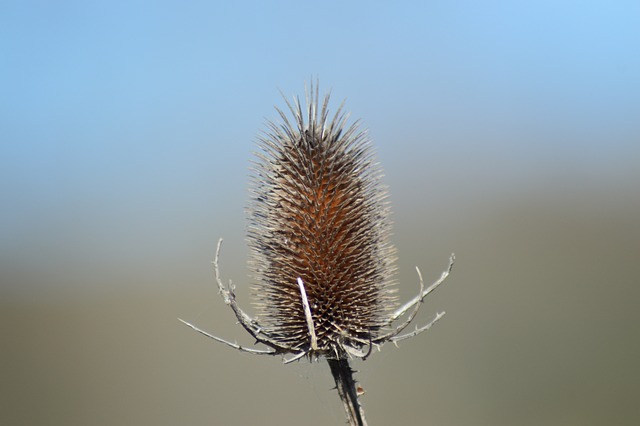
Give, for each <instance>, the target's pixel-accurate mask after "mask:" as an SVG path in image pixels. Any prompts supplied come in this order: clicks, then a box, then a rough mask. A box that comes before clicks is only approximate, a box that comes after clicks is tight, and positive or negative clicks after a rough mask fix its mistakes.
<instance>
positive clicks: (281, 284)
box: [248, 87, 395, 358]
mask: <svg viewBox="0 0 640 426" xmlns="http://www.w3.org/2000/svg"><path fill="white" fill-rule="evenodd" d="M307 97H308V99H307V109H306V111H303V109H302V106H301V104H300V102H299V101H298V100H296V102H295V104H294V105H291V104H288V106H289V108H290V110H291V112H292V114H293V116H294V121H293V122H290V121H289V119H288V118H287V115H286V114H285V113H284V112H282V111H280V110H278V112H279V113H280V117H281V118H282V120H283V121H282V123H281V124H276V123H273V122H269V123H268V127H269V131H268V132H266V133H265V134H264V135H263V136H262V137H261V138H260V140H259V147H260V148H261V149H262V152H260V153H259V154H257V156H258V161H257V162H256V163H255V174H254V176H253V180H252V182H251V190H252V200H251V205H250V208H249V217H250V227H249V236H248V242H249V247H250V249H251V260H250V266H251V269H252V271H253V275H254V277H255V280H256V283H255V286H254V288H253V294H254V297H255V301H256V303H255V304H256V307H257V308H258V310H259V314H258V318H257V319H258V321H259V322H260V324H262V326H263V327H264V331H265V332H266V333H268V334H271V335H273V336H277V340H278V342H279V343H280V344H282V345H283V346H287V347H290V348H292V349H293V350H294V351H295V352H300V351H305V352H309V353H313V354H317V355H320V354H322V355H327V356H330V357H333V358H345V357H346V356H347V353H349V352H351V353H354V352H355V353H358V352H359V351H360V350H361V348H362V347H363V346H367V345H369V344H370V342H371V341H372V340H374V339H375V338H376V337H377V336H378V334H379V332H380V330H381V329H382V328H383V327H384V326H385V325H386V322H387V319H388V317H389V315H390V313H391V312H392V308H393V307H394V302H395V298H394V297H393V295H392V288H391V285H392V282H393V281H392V277H393V273H394V272H395V268H394V261H395V249H394V247H393V246H392V245H391V242H390V238H389V236H390V220H389V204H388V202H387V201H386V195H387V191H386V188H385V187H384V186H383V184H382V182H381V177H382V174H381V171H380V167H379V166H378V164H377V163H376V162H375V159H374V158H373V152H372V147H371V144H370V142H369V140H368V138H367V135H366V133H365V132H363V131H360V130H359V128H358V124H357V123H354V124H351V125H350V126H347V124H346V121H347V114H345V113H344V112H343V110H342V108H339V109H338V111H337V112H336V113H335V115H334V116H333V117H332V118H330V117H329V111H328V105H329V95H326V96H325V97H324V100H323V102H322V106H321V108H319V105H318V101H319V98H318V89H317V88H316V92H315V93H314V92H313V87H312V88H311V92H310V93H309V94H308V95H307ZM302 291H304V293H305V294H306V296H305V297H306V299H307V301H308V304H309V308H310V315H309V313H308V312H305V308H304V306H305V305H304V304H303V303H301V292H302ZM309 320H312V324H313V328H310V327H309V324H310V321H309ZM310 333H314V334H315V339H313V340H312V339H310V336H309V334H310Z"/></svg>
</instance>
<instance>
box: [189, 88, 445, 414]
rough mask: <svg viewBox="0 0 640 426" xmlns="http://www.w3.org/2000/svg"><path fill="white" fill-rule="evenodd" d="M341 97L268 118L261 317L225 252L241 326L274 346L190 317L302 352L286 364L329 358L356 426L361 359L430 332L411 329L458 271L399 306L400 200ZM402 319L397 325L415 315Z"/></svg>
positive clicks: (274, 350) (257, 237)
mask: <svg viewBox="0 0 640 426" xmlns="http://www.w3.org/2000/svg"><path fill="white" fill-rule="evenodd" d="M328 104H329V96H328V95H327V96H325V97H324V99H323V102H322V106H321V107H320V108H319V96H318V88H317V85H316V88H315V92H314V88H313V85H312V86H311V90H310V91H309V92H308V93H307V102H306V110H304V111H303V108H302V105H301V104H300V101H299V100H297V99H296V101H295V102H294V104H293V105H292V104H290V103H289V102H287V106H288V107H289V109H290V112H291V114H292V115H293V118H294V120H293V121H290V120H289V118H288V117H287V114H285V113H284V112H283V111H281V110H279V109H278V113H279V114H280V118H281V120H282V122H281V123H280V124H276V123H274V122H269V123H268V131H267V132H265V133H264V134H263V136H262V137H261V138H260V139H259V142H258V146H259V148H260V149H261V152H259V153H257V154H256V155H257V161H256V162H255V167H254V172H255V173H254V175H253V178H252V182H251V194H252V195H251V203H250V206H249V209H248V213H249V219H250V225H249V234H248V242H249V247H250V249H251V258H250V267H251V270H252V273H253V277H254V284H253V296H254V304H255V306H256V308H257V310H258V316H257V317H256V318H252V317H251V316H249V315H247V314H246V313H245V312H244V311H243V310H242V309H241V308H240V307H239V306H238V304H237V302H236V296H235V292H234V287H233V286H232V285H231V282H229V285H228V286H225V285H223V283H222V280H221V279H220V273H219V270H218V257H219V254H220V246H221V244H222V240H220V241H219V242H218V247H217V250H216V256H215V259H214V261H213V263H214V267H215V275H216V282H217V283H218V289H219V290H220V294H221V295H222V297H223V299H224V301H225V303H226V304H227V305H229V306H230V307H231V309H232V310H233V312H234V313H235V315H236V318H237V319H238V321H239V323H240V324H241V325H242V326H243V327H244V328H245V329H246V330H247V331H248V332H249V333H250V334H251V336H253V337H254V338H255V339H256V341H257V342H259V343H262V344H264V345H266V346H267V347H269V349H268V350H264V349H254V348H245V347H243V346H240V345H239V344H237V343H232V342H229V341H227V340H224V339H222V338H220V337H217V336H214V335H212V334H210V333H208V332H206V331H204V330H201V329H199V328H198V327H196V326H194V325H191V324H189V323H187V322H186V321H182V320H181V321H182V322H184V323H185V324H187V325H188V326H189V327H191V328H193V329H194V330H196V331H198V332H199V333H202V334H204V335H205V336H207V337H209V338H211V339H214V340H216V341H218V342H221V343H224V344H226V345H228V346H231V347H233V348H235V349H238V350H240V351H244V352H249V353H253V354H258V355H290V358H288V359H285V363H288V362H292V361H294V360H298V359H301V358H302V357H305V356H308V357H309V358H311V359H313V358H318V357H320V356H324V357H326V358H327V360H328V363H329V367H330V368H331V373H332V375H333V377H334V379H335V382H336V388H337V390H338V393H339V395H340V398H341V399H342V401H343V404H344V407H345V410H346V412H347V417H348V419H349V423H350V424H351V425H366V420H365V418H364V410H363V409H362V406H361V405H360V402H359V399H358V397H359V396H360V395H362V394H364V390H363V389H362V387H360V386H358V385H357V383H356V381H355V380H354V378H353V370H351V368H350V366H349V359H350V358H353V357H357V358H362V359H366V358H367V357H368V356H369V354H370V353H371V351H372V349H373V348H374V347H376V348H378V349H380V347H381V346H382V345H383V344H385V343H387V342H393V343H397V342H398V341H400V340H403V339H406V338H410V337H413V336H415V335H417V334H419V333H421V332H423V331H425V330H428V329H429V328H430V327H431V326H432V325H433V324H434V323H435V322H436V321H438V320H439V319H440V318H441V317H442V316H443V315H444V312H442V313H439V314H437V315H436V316H435V318H433V319H432V320H431V322H429V323H427V324H426V325H424V326H422V327H419V328H418V327H416V329H415V330H414V331H412V332H409V333H407V334H404V335H400V333H401V332H402V331H403V330H404V329H405V328H406V327H407V326H408V325H409V324H410V323H411V322H412V321H413V319H414V318H415V316H416V314H417V313H418V310H419V309H420V306H421V305H422V302H423V300H424V298H425V297H426V296H427V295H428V294H429V293H431V292H432V291H433V290H435V289H436V288H437V287H438V286H439V285H440V284H442V282H444V280H445V279H446V278H447V276H448V275H449V273H450V272H451V268H452V267H453V261H454V256H453V255H451V258H450V262H449V267H448V268H447V270H446V271H445V272H443V273H442V275H441V277H440V278H439V279H438V280H437V281H436V282H434V283H433V284H432V285H431V286H429V287H428V288H426V289H425V288H424V285H423V281H422V275H421V274H420V270H418V269H417V268H416V270H417V272H418V277H419V282H420V291H419V293H418V295H417V296H415V297H414V298H413V299H411V300H410V301H408V302H407V303H405V304H403V305H401V306H400V307H398V308H396V309H394V308H395V305H396V303H395V302H396V299H395V297H394V295H393V291H394V288H393V286H394V280H393V275H394V273H395V266H394V262H395V249H394V247H393V246H392V244H391V242H390V227H391V223H390V219H389V211H390V209H389V204H388V202H387V200H386V194H387V191H386V188H385V187H384V185H383V184H382V182H381V177H382V174H381V170H380V167H379V166H378V164H377V163H376V162H375V160H374V158H373V151H372V148H371V144H370V142H369V140H368V138H367V136H366V134H365V132H362V131H360V130H359V128H358V124H357V122H356V123H354V124H351V125H347V118H348V115H347V114H345V113H344V112H343V110H342V107H340V108H339V109H338V111H337V112H336V113H335V114H334V115H333V117H331V119H330V118H329V109H328ZM405 314H408V315H407V318H406V320H405V321H404V322H402V323H401V324H400V325H398V326H396V327H393V326H392V325H393V324H394V323H395V322H396V321H398V320H399V319H400V318H402V317H403V316H405Z"/></svg>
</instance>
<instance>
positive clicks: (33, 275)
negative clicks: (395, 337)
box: [0, 1, 640, 425]
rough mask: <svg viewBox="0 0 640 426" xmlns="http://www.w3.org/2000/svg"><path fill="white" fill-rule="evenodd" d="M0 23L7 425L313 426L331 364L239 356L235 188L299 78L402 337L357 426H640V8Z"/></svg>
mask: <svg viewBox="0 0 640 426" xmlns="http://www.w3.org/2000/svg"><path fill="white" fill-rule="evenodd" d="M228 3H229V4H227V2H187V3H178V2H165V1H162V2H144V1H129V2H119V1H110V2H71V1H65V2H56V3H53V2H37V1H35V2H9V3H5V4H4V5H3V7H2V12H1V13H0V57H1V59H0V196H1V197H0V200H1V203H2V205H1V208H0V283H1V284H0V333H1V336H2V343H1V346H0V423H1V424H3V425H45V424H46V425H144V424H154V425H178V424H179V425H211V424H215V425H246V424H274V425H275V424H277V425H298V424H307V425H331V424H336V425H337V424H344V414H343V409H342V406H341V404H340V402H339V399H338V396H337V393H336V392H335V391H333V390H330V388H331V387H332V386H333V384H332V383H331V378H330V374H329V371H328V366H327V365H326V363H322V362H321V363H317V364H312V365H310V364H309V363H307V362H300V363H297V364H295V365H286V366H285V365H282V364H281V362H280V359H278V358H271V357H253V356H250V355H247V354H240V353H238V352H236V351H233V350H232V349H230V348H228V347H224V346H222V345H220V344H217V343H215V342H213V341H210V340H208V339H206V338H204V337H203V336H201V335H199V334H197V333H195V332H193V331H192V330H190V329H188V328H187V327H185V326H184V325H182V324H180V323H179V322H178V320H177V318H178V317H180V318H183V319H185V320H187V321H190V322H193V323H195V324H197V325H199V326H201V327H202V328H204V329H207V330H209V331H211V332H213V333H214V334H217V335H219V336H221V337H225V338H227V339H230V340H234V339H237V340H238V341H239V342H241V343H244V344H251V343H252V341H251V340H250V339H249V338H248V336H247V334H246V333H245V332H244V331H243V330H242V328H241V327H240V326H238V325H237V324H235V318H234V317H233V314H232V312H231V311H230V310H229V309H228V308H227V307H226V306H225V305H224V304H223V302H222V300H221V299H220V298H219V296H218V294H217V289H216V286H215V281H214V276H213V270H212V266H211V263H210V261H211V259H212V258H213V255H214V251H215V244H216V241H217V239H218V238H219V237H224V238H225V245H224V246H223V251H222V254H221V271H222V275H223V278H224V279H225V280H226V279H233V280H234V283H235V284H236V285H237V287H238V290H237V293H238V299H239V302H240V303H241V305H242V306H244V307H245V308H246V309H247V310H249V311H252V307H251V304H250V298H249V293H248V289H247V284H248V280H247V268H246V259H247V249H246V246H245V241H244V236H245V229H246V221H245V215H244V208H245V206H246V203H247V198H248V193H247V189H246V188H247V177H248V175H249V167H250V160H251V158H252V151H253V150H254V148H255V146H254V143H255V140H256V136H257V135H258V134H259V132H260V130H261V129H263V128H264V123H265V120H266V119H277V114H276V112H275V110H274V109H273V106H274V105H277V106H280V107H284V105H285V104H284V101H283V100H282V98H281V96H280V93H279V90H281V91H282V92H283V93H284V94H285V96H287V97H288V98H289V99H291V97H292V96H295V95H300V96H303V95H304V87H305V86H304V85H305V82H307V83H308V82H309V81H310V80H312V79H315V78H319V80H320V85H321V91H325V90H332V95H333V106H334V110H335V107H336V106H337V105H338V104H339V102H340V101H341V100H343V99H346V108H347V109H348V110H349V111H351V112H352V117H353V118H361V119H362V125H363V126H364V127H366V128H368V129H369V134H370V137H371V138H372V140H373V143H374V145H375V147H376V152H377V157H378V159H379V160H380V162H381V163H382V166H383V168H384V170H385V175H386V183H387V184H388V185H389V186H390V190H391V202H392V203H393V209H394V222H395V227H394V243H395V244H396V246H397V248H398V251H399V262H398V265H399V275H398V279H399V282H400V295H401V297H402V298H403V300H406V299H407V298H409V297H411V296H412V295H413V294H415V292H416V291H417V288H418V283H417V277H416V274H415V270H414V266H416V265H417V266H419V267H420V268H421V270H422V272H423V274H424V276H425V279H426V280H427V281H429V282H431V281H433V280H435V279H436V278H437V277H438V276H439V275H440V273H441V272H442V270H444V269H445V268H446V265H447V260H448V257H449V254H450V253H451V252H455V253H456V255H457V259H458V260H457V263H456V265H455V268H454V271H453V273H452V275H451V276H450V277H449V279H448V280H447V282H446V285H445V286H443V287H441V288H440V289H439V290H438V291H437V293H436V294H434V295H433V296H431V297H430V298H429V299H428V301H427V303H426V304H425V305H424V307H423V311H422V313H421V315H420V318H419V320H418V322H419V323H420V324H423V323H425V322H426V321H428V320H429V319H430V318H431V317H432V316H433V315H435V313H436V312H439V311H446V312H447V314H446V315H445V317H444V319H443V320H442V321H441V322H439V323H438V324H437V326H436V327H434V328H433V329H432V330H431V331H429V332H428V333H425V334H422V335H420V336H418V337H416V338H414V339H411V340H409V341H406V342H402V344H401V345H400V348H399V349H398V348H395V347H394V346H393V345H389V346H385V347H384V348H383V351H382V352H381V353H374V354H373V356H371V358H370V359H369V360H367V361H366V362H356V363H355V368H356V369H358V370H359V371H360V373H359V374H358V378H359V379H360V380H361V383H362V386H363V387H364V388H365V390H366V395H365V396H364V397H363V404H364V406H365V408H366V410H367V417H368V420H369V423H370V424H372V425H390V424H394V425H416V424H428V425H514V424H516V425H602V424H610V425H637V424H639V423H640V406H639V405H638V402H637V401H638V397H640V366H639V364H638V359H640V338H639V337H640V335H639V333H638V328H639V326H640V313H639V312H638V308H637V305H638V301H639V300H640V288H639V286H638V284H639V278H638V277H640V225H639V223H638V219H639V218H640V190H639V183H640V78H639V76H640V55H639V54H638V49H639V47H640V26H639V25H638V22H640V4H639V3H638V2H635V1H612V2H609V1H592V2H577V1H538V2H499V1H487V2H475V1H428V2H403V3H402V4H401V5H393V4H391V3H388V2H384V3H383V2H379V3H378V2H333V1H328V2H323V3H315V4H313V5H311V6H306V5H304V6H303V3H300V2H272V3H270V2H249V3H242V2H237V3H235V4H234V5H231V4H230V3H231V2H228Z"/></svg>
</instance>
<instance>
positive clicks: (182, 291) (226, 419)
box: [0, 182, 640, 425]
mask: <svg viewBox="0 0 640 426" xmlns="http://www.w3.org/2000/svg"><path fill="white" fill-rule="evenodd" d="M489 195H491V196H488V197H486V198H485V199H484V200H483V197H477V198H472V199H470V200H469V201H468V202H464V201H459V200H458V201H455V202H453V201H452V202H451V203H449V202H448V200H447V199H443V200H434V199H433V198H432V199H430V200H420V199H418V198H416V197H414V196H413V194H412V193H411V192H409V191H405V190H403V189H402V188H399V189H398V188H396V191H395V192H394V195H393V200H394V207H395V208H394V211H395V215H394V218H395V221H396V226H395V237H394V241H395V243H396V245H397V247H398V249H399V256H400V261H399V267H400V273H399V282H400V295H401V297H402V298H403V299H406V298H408V297H410V296H411V295H413V294H414V292H415V291H416V290H417V277H416V276H415V271H414V269H413V267H414V266H415V265H418V266H419V267H420V268H421V270H422V272H423V274H424V276H425V279H427V280H428V281H433V280H434V279H435V278H437V277H438V276H439V274H440V273H441V271H442V270H443V269H444V268H445V267H446V264H447V259H448V256H449V254H450V252H452V251H455V253H456V256H457V263H456V265H455V267H454V270H453V273H452V275H451V276H450V277H449V279H448V281H447V282H446V284H445V285H444V286H443V287H441V288H440V289H439V290H438V292H437V293H436V294H434V295H433V296H431V297H430V298H429V299H428V300H427V302H426V304H425V305H424V306H423V310H422V313H421V315H420V318H419V321H421V322H422V323H424V322H426V321H427V320H428V319H429V318H430V317H431V316H432V315H434V314H435V313H436V312H437V311H441V310H445V311H446V312H447V314H446V315H445V317H444V318H443V320H442V321H441V322H439V323H438V324H437V326H436V327H434V328H433V329H432V330H430V331H429V332H427V333H425V334H422V335H420V336H418V337H416V338H414V339H411V340H409V341H406V342H402V344H401V345H400V348H399V349H398V348H395V347H393V345H388V346H385V347H384V348H383V350H382V352H381V353H374V354H373V356H371V358H370V359H369V360H367V361H366V362H364V363H363V362H356V363H355V368H356V369H358V370H360V373H359V374H358V378H359V379H360V380H361V384H362V386H363V387H364V389H365V390H366V394H365V396H364V397H363V404H364V406H365V409H366V411H367V417H368V420H369V423H370V424H372V425H391V424H394V425H415V424H429V425H514V424H516V425H603V424H611V425H635V424H638V421H640V407H639V406H638V403H637V399H638V396H640V367H639V365H638V359H640V338H639V334H638V328H639V327H638V326H639V325H640V313H639V312H638V308H637V305H638V301H640V286H638V281H639V278H638V277H639V276H640V226H639V225H638V218H640V196H639V195H638V190H637V182H635V183H634V182H627V183H626V184H617V185H616V186H615V187H611V188H607V187H606V185H603V186H601V187H598V188H590V187H589V186H586V185H585V186H576V187H564V188H563V189H562V190H560V189H558V188H556V187H552V186H550V185H543V186H538V187H536V186H535V185H533V186H532V187H530V188H528V189H526V190H524V191H517V192H516V191H511V192H509V191H505V192H502V193H499V194H489ZM232 207H233V206H229V205H227V207H226V209H227V210H226V211H231V210H232ZM240 208H241V206H239V207H238V210H240ZM243 226H244V225H243V222H242V219H241V218H235V217H234V218H233V219H226V220H224V219H220V220H219V221H217V222H215V223H214V225H213V226H212V223H211V222H206V221H204V220H203V221H196V222H194V223H185V225H184V228H183V229H181V230H180V232H178V231H173V232H175V234H171V233H167V234H164V235H160V236H155V238H156V240H146V237H145V236H144V235H142V236H136V239H138V240H139V241H138V242H139V244H141V245H140V247H141V248H142V249H144V248H145V244H144V241H147V242H148V247H147V248H148V250H142V249H141V250H138V251H136V250H134V249H131V248H129V249H127V247H126V246H127V245H130V241H129V240H127V239H126V237H125V236H123V239H122V240H121V241H119V244H121V246H122V247H121V248H122V250H123V251H124V253H122V252H118V250H117V249H114V253H113V254H114V256H115V259H121V260H122V259H127V262H125V263H124V264H123V265H118V262H116V261H114V260H113V259H100V258H93V260H92V261H93V262H94V263H89V264H87V263H86V261H87V259H86V258H87V257H90V256H89V255H87V254H86V253H83V249H84V248H87V249H88V248H89V247H91V246H90V245H88V243H86V241H85V240H83V239H82V238H79V239H77V240H74V241H76V242H77V244H79V246H78V247H75V248H74V249H70V248H69V247H68V246H65V243H64V242H61V243H60V246H59V250H60V251H61V253H57V254H53V253H52V256H53V257H54V260H48V259H46V258H44V257H43V256H42V253H44V252H46V251H47V250H45V249H42V248H41V249H40V252H38V250H35V252H36V254H34V255H33V256H30V255H29V253H30V252H29V250H27V249H24V250H23V252H22V254H20V253H18V254H14V255H13V257H12V258H11V259H10V260H11V262H3V263H5V265H4V266H3V268H2V269H3V270H2V271H1V272H0V275H1V278H2V282H3V288H4V290H3V296H2V298H1V299H0V330H1V335H2V350H1V363H0V371H1V377H2V380H1V381H2V385H1V386H0V392H1V395H0V423H1V424H5V425H37V424H38V425H39V424H42V425H45V424H46V425H89V424H90V425H140V424H154V425H178V424H180V425H212V424H213V425H246V424H278V425H298V424H307V425H327V424H343V422H344V419H343V413H342V411H341V410H342V407H341V405H340V403H339V400H338V396H337V394H336V393H335V391H333V390H330V388H331V387H332V383H331V381H330V377H329V371H328V367H327V366H326V365H323V364H322V363H321V364H320V365H314V366H309V365H307V363H305V362H301V363H299V364H297V365H293V366H291V365H286V366H285V365H282V364H281V362H280V359H278V358H270V357H252V356H250V355H247V354H239V353H237V352H235V351H233V350H232V349H230V348H228V347H224V346H222V345H220V344H217V343H215V342H213V341H209V340H207V339H205V338H204V337H203V336H201V335H198V334H196V333H194V332H193V331H191V330H190V329H188V328H187V327H185V326H183V325H182V324H180V323H179V322H178V321H177V318H178V317H180V318H183V319H185V320H187V321H190V322H193V323H195V324H197V325H199V326H201V327H202V328H204V329H207V330H209V331H211V332H213V333H214V334H217V335H219V336H222V337H225V338H228V339H230V340H234V339H237V340H238V341H240V342H242V343H245V344H250V343H251V341H250V340H248V339H247V335H246V334H245V333H244V331H243V330H242V329H241V327H240V326H238V325H236V324H235V321H234V318H233V315H232V313H231V311H230V310H229V309H227V308H226V307H225V306H224V304H223V302H222V301H221V300H220V299H219V297H218V295H217V291H216V288H215V282H214V280H213V274H212V270H211V265H210V264H209V260H210V259H211V257H212V255H213V250H214V246H215V239H216V238H217V236H216V235H215V234H213V232H216V231H218V232H224V235H223V236H225V237H226V240H225V246H224V248H223V252H222V259H221V268H222V273H223V276H224V277H226V278H233V279H234V283H236V285H237V286H238V298H239V301H240V303H241V304H242V305H243V306H244V307H245V308H246V309H248V310H251V306H250V300H249V298H248V297H249V296H248V292H247V289H246V279H245V277H246V268H245V267H244V260H245V259H246V252H245V251H244V250H245V249H244V246H243V235H242V229H243ZM178 234H180V235H182V237H181V239H180V238H174V237H175V236H176V235H178ZM132 238H133V237H132ZM78 241H79V242H78ZM83 241H85V244H87V245H86V246H83V245H82V242H83ZM140 241H142V242H140ZM149 241H151V242H149ZM159 241H163V243H164V244H166V245H168V246H173V250H167V251H164V252H161V253H160V254H159V253H158V251H157V250H156V249H155V248H154V247H152V246H153V245H155V244H157V242H159ZM37 243H38V241H35V242H34V244H36V245H37ZM95 244H96V245H99V243H95ZM53 246H54V245H52V247H53ZM37 253H40V254H37ZM5 260H6V259H5ZM56 265H57V266H56ZM37 281H42V282H43V283H42V286H40V287H39V286H38V285H35V286H34V285H33V284H34V282H37ZM45 281H46V285H45V283H44V282H45ZM116 281H117V285H115V286H111V287H110V283H114V282H116ZM89 283H91V285H89ZM88 285H89V287H90V288H98V289H99V290H98V291H94V290H90V289H87V288H86V287H87V286H88ZM34 288H35V290H34ZM21 289H22V290H24V291H22V290H21ZM26 289H28V290H26ZM325 373H326V374H325Z"/></svg>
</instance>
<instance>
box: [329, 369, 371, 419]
mask: <svg viewBox="0 0 640 426" xmlns="http://www.w3.org/2000/svg"><path fill="white" fill-rule="evenodd" d="M327 362H328V363H329V367H331V374H332V375H333V379H334V380H335V381H336V389H338V394H339V395H340V399H341V400H342V404H343V405H344V409H345V411H346V412H347V416H348V417H349V425H350V426H367V420H366V419H365V418H364V409H363V408H362V406H361V405H360V401H358V389H357V383H356V381H355V380H354V378H353V372H354V371H353V370H352V369H351V367H350V366H349V360H348V359H327Z"/></svg>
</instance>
